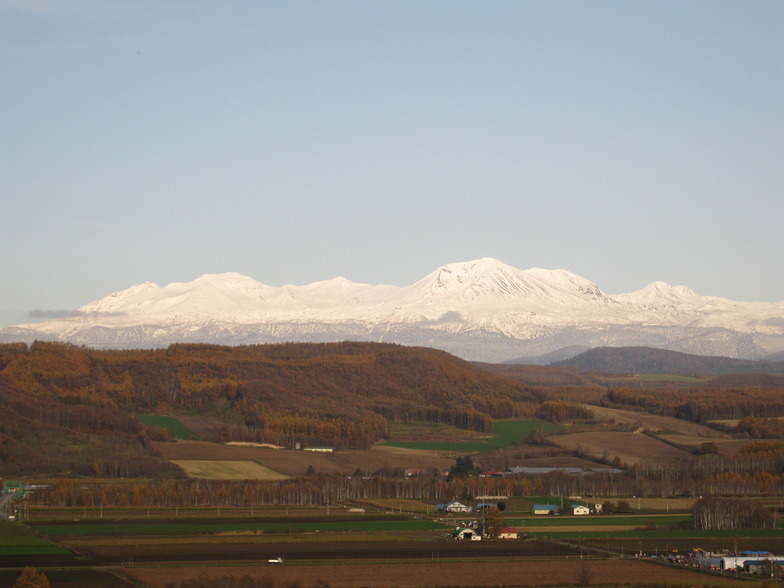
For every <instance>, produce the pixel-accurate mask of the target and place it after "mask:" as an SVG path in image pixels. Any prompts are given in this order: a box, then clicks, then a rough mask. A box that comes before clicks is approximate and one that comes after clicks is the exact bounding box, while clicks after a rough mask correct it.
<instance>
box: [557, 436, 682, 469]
mask: <svg viewBox="0 0 784 588" xmlns="http://www.w3.org/2000/svg"><path fill="white" fill-rule="evenodd" d="M547 439H548V441H550V442H552V443H555V444H556V445H558V446H560V447H565V448H566V449H569V450H572V451H573V450H576V449H580V450H581V451H583V452H584V453H586V454H588V455H591V456H594V457H601V456H602V455H605V453H606V455H607V456H609V458H610V459H612V458H614V457H615V456H618V457H619V458H620V459H621V461H622V462H623V463H626V464H635V463H637V462H639V461H641V460H643V459H646V458H648V457H686V456H688V455H689V453H687V452H686V451H683V450H682V449H677V448H675V447H673V446H672V445H668V444H667V443H664V442H663V441H659V440H657V439H654V438H652V437H649V436H648V435H643V434H642V433H616V432H611V431H607V432H594V433H572V434H570V435H556V436H552V437H548V438H547Z"/></svg>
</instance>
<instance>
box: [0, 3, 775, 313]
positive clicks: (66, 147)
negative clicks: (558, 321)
mask: <svg viewBox="0 0 784 588" xmlns="http://www.w3.org/2000/svg"><path fill="white" fill-rule="evenodd" d="M783 65H784V2H781V0H747V1H739V0H737V1H723V0H689V1H684V0H655V1H654V0H650V1H642V0H641V1H636V2H629V1H628V0H617V1H606V0H597V1H592V2H585V1H584V0H570V1H567V0H548V1H527V0H515V1H497V0H491V1H489V2H477V1H462V0H443V1H434V0H422V1H417V2H406V1H401V0H395V1H379V0H369V1H364V2H360V1H342V0H341V1H329V0H324V1H318V2H316V1H276V2H269V1H255V0H254V1H232V2H205V1H200V0H195V1H194V0H189V1H187V2H186V1H166V2H159V1H151V0H140V1H136V2H124V1H119V0H0V74H1V75H2V80H3V82H2V91H0V125H1V126H0V193H2V203H3V207H2V210H3V213H2V217H0V218H2V223H1V225H0V226H1V227H2V231H1V232H0V245H2V248H3V251H4V255H3V256H2V258H1V259H2V261H0V280H1V282H0V283H1V284H2V288H0V326H3V325H9V324H16V323H21V322H28V321H29V319H28V318H27V317H26V314H27V313H28V312H29V311H32V310H42V311H49V310H63V309H75V308H77V307H79V306H81V305H83V304H85V303H87V302H89V301H91V300H95V299H98V298H101V297H103V296H106V295H108V294H110V293H111V292H114V291H118V290H122V289H125V288H127V287H129V286H131V285H133V284H137V283H141V282H147V281H152V282H156V283H158V284H160V285H164V284H167V283H169V282H173V281H180V282H183V281H190V280H193V279H195V278H197V277H199V276H200V275H202V274H205V273H220V272H227V271H236V272H240V273H243V274H245V275H248V276H250V277H252V278H255V279H256V280H258V281H260V282H263V283H265V284H269V285H273V286H280V285H283V284H286V283H293V284H305V283H309V282H313V281H317V280H324V279H329V278H332V277H335V276H339V275H341V276H345V277H346V278H348V279H351V280H354V281H357V282H365V283H373V284H376V283H388V284H396V285H401V286H402V285H407V284H410V283H412V282H414V281H416V280H417V279H419V278H421V277H423V276H424V275H426V274H427V273H429V272H431V271H433V270H435V269H436V268H437V267H439V266H440V265H443V264H445V263H451V262H458V261H468V260H471V259H476V258H480V257H486V256H488V257H495V258H497V259H499V260H501V261H503V262H505V263H508V264H510V265H513V266H515V267H518V268H520V269H526V268H529V267H543V268H551V269H554V268H563V269H568V270H570V271H572V272H575V273H577V274H580V275H582V276H584V277H586V278H589V279H590V280H592V281H594V282H596V284H597V285H598V286H599V287H600V288H601V289H602V290H603V291H604V292H607V293H609V294H617V293H621V292H631V291H634V290H637V289H639V288H641V287H643V286H645V285H646V284H648V283H650V282H652V281H655V280H663V281H666V282H669V283H671V284H683V285H686V286H688V287H690V288H692V289H693V290H695V291H697V292H699V293H700V294H706V295H716V296H723V297H726V298H731V299H735V300H744V301H751V300H764V301H782V300H784V272H783V271H782V265H781V264H782V253H784V246H783V245H782V225H783V224H784V108H783V107H782V105H784V67H783Z"/></svg>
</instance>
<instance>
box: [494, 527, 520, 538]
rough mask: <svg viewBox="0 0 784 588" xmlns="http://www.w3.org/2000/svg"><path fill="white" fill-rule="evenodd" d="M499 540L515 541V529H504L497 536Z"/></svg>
mask: <svg viewBox="0 0 784 588" xmlns="http://www.w3.org/2000/svg"><path fill="white" fill-rule="evenodd" d="M498 538H499V539H517V529H515V528H514V527H504V528H503V529H501V532H500V533H499V534H498Z"/></svg>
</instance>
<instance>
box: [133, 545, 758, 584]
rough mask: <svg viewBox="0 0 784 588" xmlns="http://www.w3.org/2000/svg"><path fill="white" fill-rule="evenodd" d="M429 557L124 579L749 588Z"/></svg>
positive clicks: (620, 567)
mask: <svg viewBox="0 0 784 588" xmlns="http://www.w3.org/2000/svg"><path fill="white" fill-rule="evenodd" d="M427 555H428V558H427V559H428V561H424V562H418V563H380V562H374V563H373V564H372V565H356V564H346V563H332V564H324V563H320V564H308V565H289V564H287V563H286V564H284V565H282V566H270V565H267V566H248V567H245V566H243V567H223V568H207V567H193V568H180V569H172V568H143V569H141V568H140V569H130V570H127V571H126V573H127V574H128V575H129V576H131V577H132V578H135V579H139V580H142V581H144V582H148V583H149V584H150V585H151V586H155V587H161V588H163V587H165V586H167V585H168V584H170V583H172V582H180V581H183V580H185V579H188V578H207V579H214V580H217V579H219V578H221V577H223V576H234V577H235V578H242V577H250V578H257V579H262V578H266V579H268V580H269V581H270V582H272V583H276V584H277V583H285V582H292V581H293V582H296V583H297V584H298V585H301V586H314V585H319V584H321V585H324V584H326V585H330V586H341V587H354V586H368V587H383V586H390V585H394V586H400V587H415V586H477V585H482V586H555V585H561V586H564V585H566V586H568V585H575V584H578V583H579V582H578V577H579V574H580V573H581V572H582V571H583V570H588V571H589V572H590V573H591V575H592V583H596V584H602V585H616V586H618V585H635V586H644V585H657V586H663V585H666V586H673V587H674V586H684V587H685V586H694V587H698V586H728V587H729V586H748V582H739V581H737V580H731V579H729V578H721V577H718V576H712V575H710V576H709V575H702V574H699V573H696V572H693V571H689V570H684V569H675V568H669V567H664V566H657V565H655V564H653V563H650V562H647V561H644V560H599V561H589V560H581V559H579V556H578V557H574V556H573V557H572V558H569V559H564V558H562V559H559V560H519V559H518V560H511V561H503V562H502V563H501V562H491V561H486V560H482V559H476V558H473V557H470V556H467V559H468V561H457V562H453V561H450V562H444V561H441V560H440V559H437V558H438V557H439V556H438V555H437V553H436V552H431V553H428V554H427Z"/></svg>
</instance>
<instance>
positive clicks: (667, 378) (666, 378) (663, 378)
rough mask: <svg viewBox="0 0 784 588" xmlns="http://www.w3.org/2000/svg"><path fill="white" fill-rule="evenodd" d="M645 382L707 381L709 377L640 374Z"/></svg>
mask: <svg viewBox="0 0 784 588" xmlns="http://www.w3.org/2000/svg"><path fill="white" fill-rule="evenodd" d="M639 378H640V380H642V381H643V382H707V381H708V378H698V377H696V376H679V375H677V374H640V375H639Z"/></svg>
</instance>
